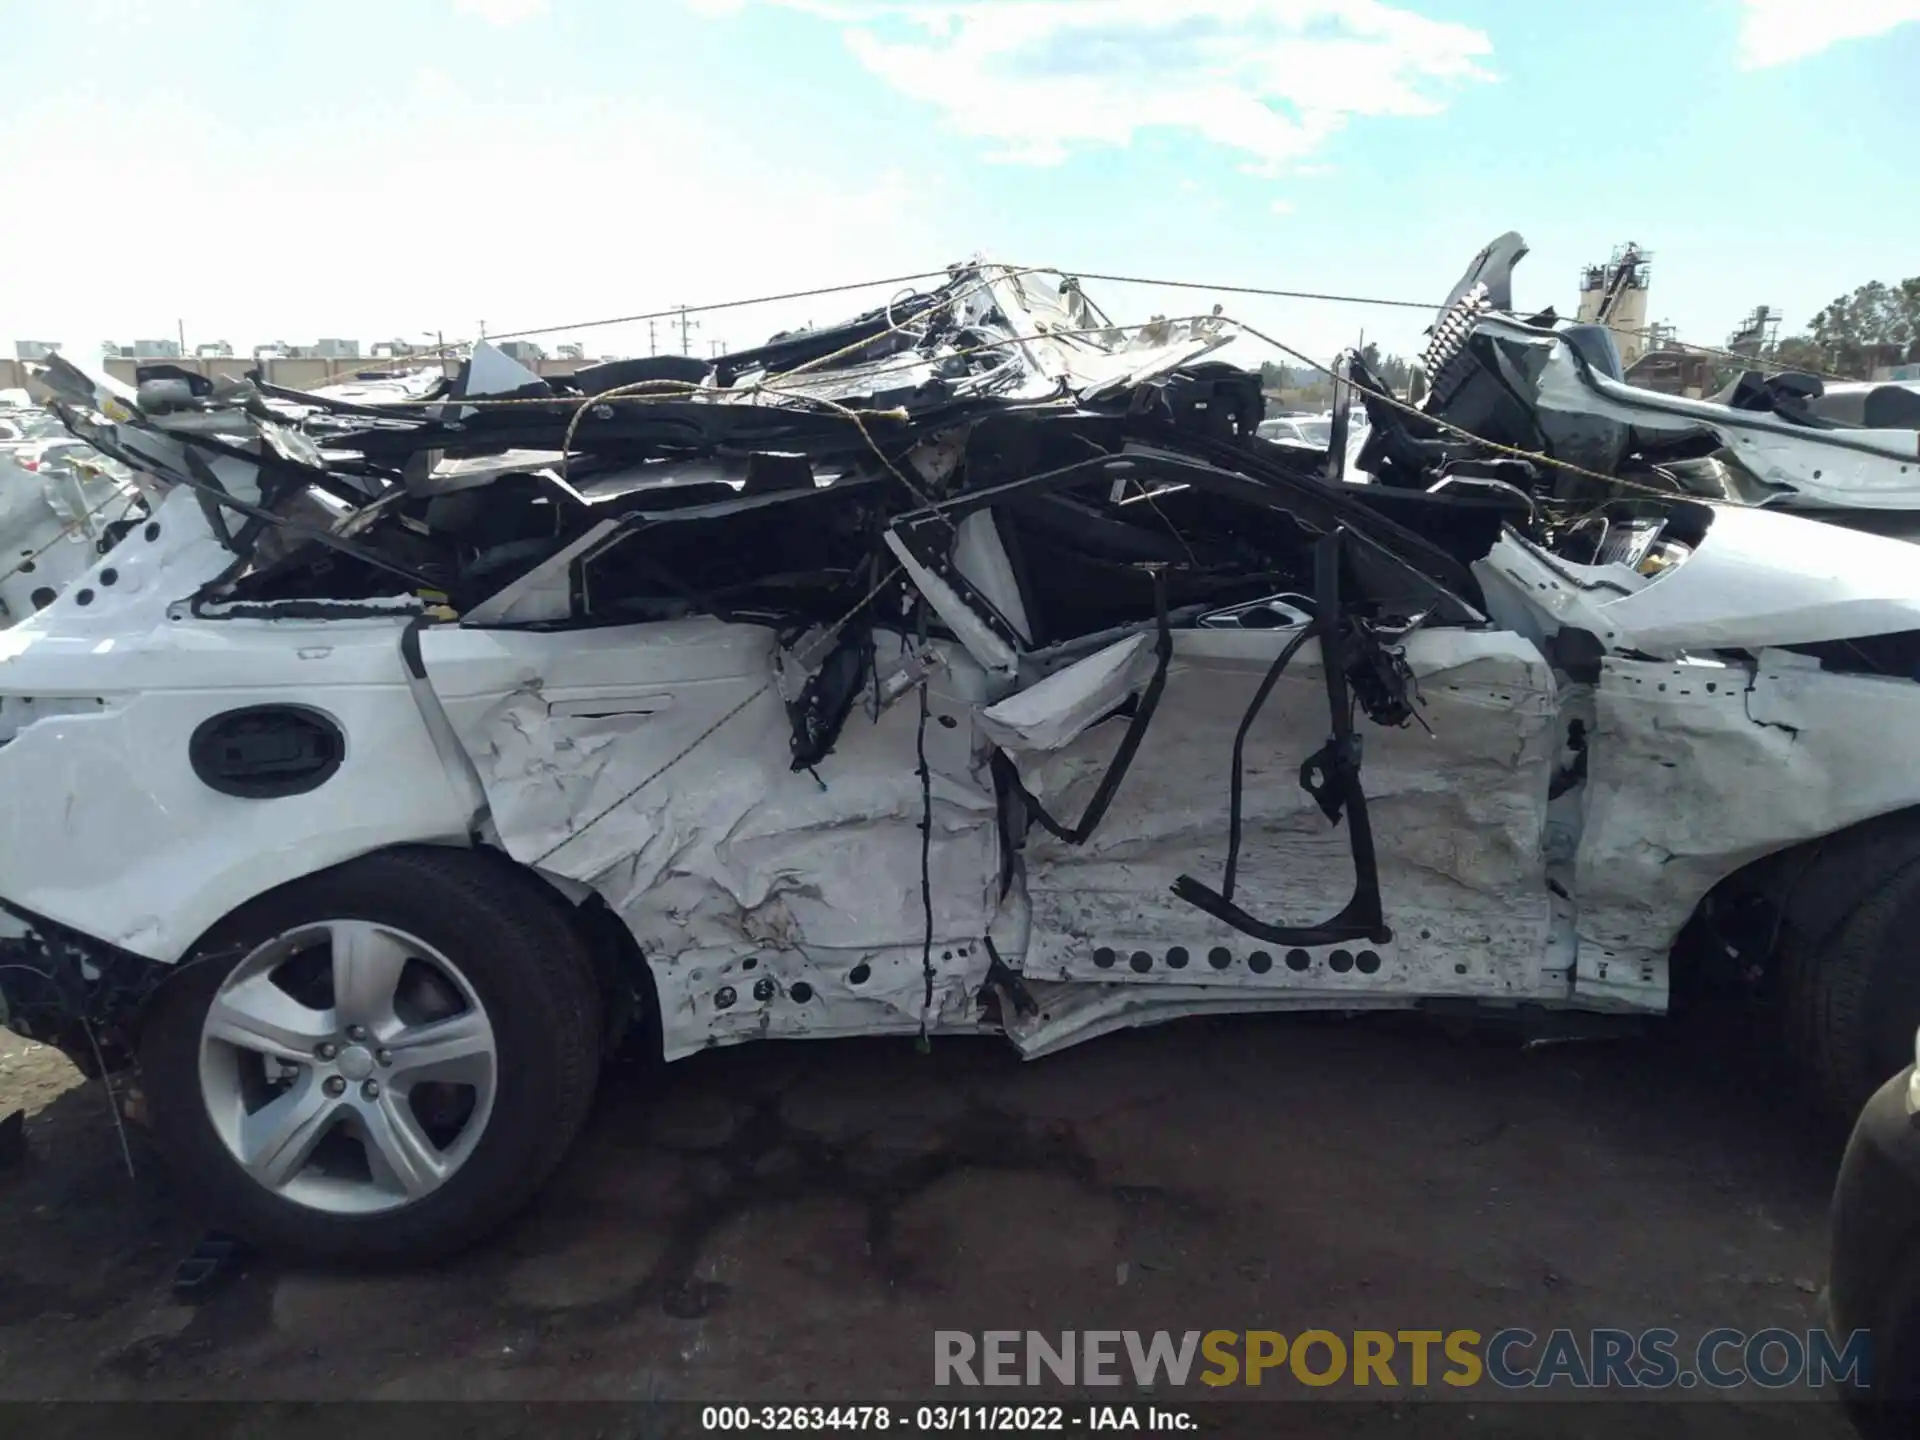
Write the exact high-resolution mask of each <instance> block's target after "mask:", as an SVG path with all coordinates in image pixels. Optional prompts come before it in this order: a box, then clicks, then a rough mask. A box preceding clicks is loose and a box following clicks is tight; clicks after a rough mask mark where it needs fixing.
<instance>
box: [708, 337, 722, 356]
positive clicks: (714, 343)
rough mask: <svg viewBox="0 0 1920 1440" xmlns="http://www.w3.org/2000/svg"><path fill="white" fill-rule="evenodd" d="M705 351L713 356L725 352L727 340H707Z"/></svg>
mask: <svg viewBox="0 0 1920 1440" xmlns="http://www.w3.org/2000/svg"><path fill="white" fill-rule="evenodd" d="M707 353H708V354H709V355H712V356H715V357H718V356H721V355H724V354H726V353H727V342H726V341H724V340H709V341H708V342H707Z"/></svg>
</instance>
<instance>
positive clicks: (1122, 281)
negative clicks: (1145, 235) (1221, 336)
mask: <svg viewBox="0 0 1920 1440" xmlns="http://www.w3.org/2000/svg"><path fill="white" fill-rule="evenodd" d="M1071 273H1072V275H1073V277H1074V278H1075V279H1076V280H1099V281H1103V282H1105V283H1106V284H1109V285H1162V286H1165V287H1166V288H1168V289H1170V290H1217V291H1219V292H1220V293H1222V294H1224V295H1269V296H1272V297H1273V298H1275V299H1278V300H1331V301H1334V302H1335V303H1337V304H1342V305H1389V306H1393V307H1395V308H1397V309H1401V310H1438V309H1439V308H1440V306H1439V304H1438V303H1437V302H1436V301H1432V300H1386V299H1382V298H1381V297H1380V296H1378V295H1332V294H1328V293H1326V292H1324V291H1319V290H1274V289H1269V288H1267V287H1265V286H1260V285H1209V284H1206V283H1205V282H1203V281H1199V280H1156V279H1154V278H1152V277H1151V276H1146V275H1097V274H1095V273H1094V272H1093V271H1091V270H1075V271H1073V272H1071Z"/></svg>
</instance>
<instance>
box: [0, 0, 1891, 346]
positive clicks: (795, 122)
mask: <svg viewBox="0 0 1920 1440" xmlns="http://www.w3.org/2000/svg"><path fill="white" fill-rule="evenodd" d="M4 13H5V15H6V27H5V34H6V37H7V39H6V44H7V50H8V52H9V60H10V64H9V71H10V73H11V74H13V75H14V76H15V77H16V83H14V84H12V85H10V86H8V87H7V89H6V91H5V94H4V96H3V97H0V134H4V135H5V136H6V137H8V138H7V140H6V143H5V148H4V150H0V155H4V158H3V159H0V178H4V180H5V184H4V186H0V195H4V196H6V197H7V198H6V223H5V225H4V226H3V227H0V276H4V283H0V341H7V342H10V341H11V340H13V339H17V338H23V337H27V338H35V339H51V340H57V341H61V342H64V343H65V345H66V346H67V347H68V348H69V349H71V350H73V351H74V352H75V353H76V354H84V355H92V354H95V353H97V347H98V344H99V342H100V341H101V340H103V339H107V338H113V339H116V340H118V341H120V342H121V343H127V342H129V341H131V340H133V339H134V338H136V337H144V336H152V335H171V334H172V333H173V331H174V323H175V320H176V319H184V321H185V323H186V330H187V339H188V342H189V344H192V343H194V342H195V341H197V340H207V339H213V338H223V339H227V340H229V341H232V342H233V343H235V344H236V345H240V346H247V345H251V344H253V343H255V342H260V341H268V340H276V339H283V340H286V341H289V342H301V341H306V340H310V339H312V338H313V337H315V336H317V335H345V336H352V337H355V338H358V339H360V340H361V341H362V342H363V344H365V343H370V342H372V341H373V340H375V339H379V338H387V337H393V336H409V335H419V334H420V333H422V332H425V331H432V330H445V331H446V332H447V334H448V335H449V336H452V335H455V334H459V335H468V334H471V333H472V332H473V330H474V329H475V327H476V326H477V325H478V323H479V322H480V321H481V320H484V321H485V322H486V323H487V326H488V328H489V330H492V331H496V332H497V331H501V330H507V329H518V328H520V327H523V326H533V325H546V324H552V323H555V322H564V321H570V320H585V319H590V318H597V317H599V316H604V315H617V314H624V313H632V312H635V311H640V310H646V309H652V308H655V307H658V306H665V305H671V304H675V303H679V302H682V301H686V302H692V303H699V302H704V301H710V300H716V299H724V298H728V297H731V296H736V295H749V294H756V293H766V292H769V291H775V290H781V289H785V288H788V287H797V286H801V285H805V284H808V283H831V282H837V281H842V280H855V279H860V278H863V277H867V276H879V275H890V274H895V273H903V272H908V271H917V270H922V269H927V268H930V267H937V266H939V265H942V264H944V263H946V262H947V261H950V260H953V259H958V258H962V257H964V256H966V255H969V254H972V253H974V252H977V251H986V252H987V253H990V254H992V255H995V256H997V257H1001V258H1005V259H1008V260H1011V261H1014V262H1017V263H1020V264H1050V265H1059V266H1062V267H1065V268H1068V269H1079V270H1094V271H1117V272H1123V273H1132V274H1145V275H1159V276H1172V277H1180V278H1192V279H1197V280H1208V281H1219V282H1228V283H1246V284H1267V285H1275V286H1283V287H1287V288H1299V289H1324V290H1329V291H1338V292H1345V293H1360V294H1371V295H1384V296H1388V297H1395V298H1407V299H1415V300H1425V299H1430V298H1431V299H1438V298H1440V297H1441V296H1442V295H1444V293H1445V291H1446V288H1447V286H1448V285H1449V284H1450V283H1451V281H1452V280H1453V278H1454V277H1455V275H1456V274H1457V272H1458V271H1459V270H1460V269H1461V267H1462V266H1463V265H1464V264H1465V262H1466V261H1467V259H1468V258H1469V257H1470V256H1471V255H1472V253H1473V252H1474V251H1475V250H1476V249H1477V248H1478V247H1479V246H1480V245H1481V244H1483V243H1484V242H1485V241H1486V240H1488V239H1490V238H1491V237H1492V236H1494V235H1495V234H1498V233H1500V232H1501V231H1504V230H1507V229H1510V228H1511V229H1518V230H1519V231H1521V232H1522V233H1523V234H1524V235H1525V236H1526V237H1527V239H1528V240H1529V241H1530V242H1531V244H1532V246H1533V254H1532V255H1531V256H1530V257H1529V259H1528V260H1527V261H1526V263H1525V265H1524V266H1523V267H1522V269H1521V272H1520V283H1519V299H1520V303H1521V304H1522V305H1523V306H1527V307H1544V306H1546V305H1549V304H1552V305H1556V306H1559V307H1560V308H1561V309H1562V310H1563V311H1570V310H1571V307H1572V305H1573V303H1574V299H1575V293H1574V282H1575V276H1576V272H1577V270H1578V268H1579V266H1580V265H1582V264H1583V263H1585V262H1588V261H1592V260H1599V259H1602V258H1604V257H1605V255H1606V254H1607V252H1608V251H1609V250H1610V249H1611V248H1612V247H1613V246H1614V245H1615V244H1617V243H1618V242H1620V241H1623V240H1628V239H1632V240H1636V241H1638V242H1640V243H1641V244H1642V245H1643V246H1644V247H1646V248H1647V249H1649V250H1651V251H1652V252H1653V254H1654V257H1655V259H1654V268H1653V290H1652V306H1651V309H1652V314H1653V316H1654V318H1657V319H1667V320H1671V321H1672V322H1673V323H1674V324H1676V325H1677V326H1678V327H1679V330H1680V333H1681V334H1682V335H1683V336H1687V337H1689V338H1693V339H1697V340H1702V341H1705V342H1707V343H1718V342H1721V341H1722V340H1724V338H1725V336H1726V334H1727V332H1728V331H1729V330H1730V329H1732V328H1733V326H1734V325H1735V324H1736V322H1737V321H1738V320H1739V319H1740V318H1741V316H1742V315H1744V314H1745V312H1746V311H1747V310H1749V309H1750V308H1751V307H1752V306H1753V305H1755V304H1757V303H1761V302H1766V303H1769V304H1772V305H1774V306H1776V307H1778V308H1780V309H1782V310H1784V311H1785V313H1786V317H1787V325H1788V327H1789V329H1792V328H1794V327H1796V326H1797V325H1799V324H1801V323H1803V322H1804V321H1805V320H1806V318H1807V317H1808V316H1809V315H1810V314H1811V313H1812V312H1813V311H1814V310H1815V309H1817V308H1818V307H1819V306H1820V305H1822V304H1823V303H1825V302H1826V301H1827V300H1828V299H1830V298H1831V297H1832V296H1834V295H1835V294H1837V293H1840V292H1842V291H1844V290H1848V289H1851V288H1852V287H1853V286H1855V285H1857V284H1859V283H1860V282H1862V281H1865V280H1869V279H1886V280H1892V279H1896V278H1899V277H1901V276H1905V275H1911V274H1917V273H1920V193H1917V189H1916V186H1915V184H1914V176H1913V170H1912V153H1913V151H1912V146H1913V139H1914V137H1915V136H1916V135H1920V86H1916V85H1914V84H1913V82H1912V77H1914V76H1916V75H1920V23H1917V22H1920V0H1820V3H1803V0H1659V3H1657V0H1610V3H1609V4H1607V5H1604V6H1576V5H1572V4H1562V3H1558V0H1554V3H1541V0H1395V3H1388V0H1186V3H1184V4H1177V5H1176V4H1170V3H1166V0H925V3H897V0H330V3H326V4H321V3H314V0H288V3H285V4H274V5H267V4H261V3H258V0H170V3H169V4H166V5H160V4H155V3H149V0H62V3H60V4H49V3H27V0H6V6H5V11H4ZM22 76H33V77H38V79H37V81H36V82H35V83H32V84H28V83H22V82H21V81H19V79H18V78H17V77H22ZM1089 288H1090V289H1092V290H1093V291H1094V293H1095V295H1096V297H1097V298H1099V299H1101V300H1102V302H1103V303H1104V304H1105V306H1106V308H1107V309H1108V310H1109V311H1111V312H1113V313H1114V314H1115V315H1116V317H1119V318H1144V317H1145V316H1146V315H1147V314H1150V313H1154V312H1160V313H1174V314H1178V313H1188V312H1189V311H1191V310H1193V309H1196V308H1199V309H1204V308H1206V307H1207V306H1208V305H1209V304H1210V303H1211V301H1212V299H1213V297H1212V296H1206V295H1200V296H1195V295H1182V294H1179V293H1177V292H1165V291H1159V292H1156V291H1153V290H1146V289H1135V288H1131V287H1122V288H1114V287H1093V286H1090V287H1089ZM874 298H875V297H873V296H869V295H866V294H859V295H854V296H851V297H847V298H845V299H841V300H823V301H815V302H810V303H808V304H804V305H797V306H774V307H761V308H760V309H758V310H755V311H747V312H731V313H727V314H723V315H715V316H708V317H706V318H705V319H704V321H703V328H702V329H701V330H699V331H697V332H695V335H694V341H695V345H696V347H697V348H701V349H704V348H705V347H706V346H707V345H708V344H710V343H712V342H715V341H726V342H729V343H731V344H733V345H736V346H737V345H742V344H746V343H751V342H754V341H757V340H760V339H763V338H764V337H765V336H766V334H768V333H770V332H771V331H773V330H775V329H778V328H781V327H782V326H785V325H791V324H794V323H796V322H799V321H804V320H808V319H812V320H822V321H824V320H829V319H833V318H836V317H837V316H839V315H841V314H844V313H848V312H850V311H852V310H853V309H857V308H860V307H861V306H862V305H863V304H865V303H868V302H870V301H871V300H873V299H874ZM1221 298H1222V299H1223V300H1225V301H1226V304H1227V309H1228V313H1230V314H1234V315H1238V316H1242V317H1244V318H1245V319H1247V320H1249V321H1250V322H1251V323H1253V324H1255V325H1258V326H1260V327H1261V328H1262V329H1268V330H1270V331H1272V332H1274V333H1276V334H1278V335H1280V336H1281V337H1282V338H1285V339H1287V340H1289V341H1290V343H1294V344H1296V345H1298V346H1300V347H1301V348H1303V349H1306V350H1308V351H1310V352H1312V353H1315V354H1327V353H1330V352H1331V351H1332V350H1334V349H1335V348H1337V347H1339V346H1340V345H1342V344H1344V343H1347V342H1348V341H1350V340H1351V339H1352V338H1353V337H1354V336H1356V335H1357V334H1358V333H1359V332H1360V331H1361V330H1362V329H1363V328H1364V329H1365V331H1366V334H1367V335H1368V337H1369V338H1373V339H1378V340H1380V341H1381V342H1382V343H1383V344H1384V345H1386V347H1387V348H1389V349H1400V350H1410V349H1413V348H1415V347H1416V346H1417V344H1418V332H1419V330H1420V328H1421V327H1422V326H1423V325H1424V324H1425V323H1426V318H1427V317H1426V316H1424V315H1422V314H1419V313H1416V312H1410V311H1396V310H1390V309H1378V308H1362V307H1353V306H1337V305H1328V304H1315V303H1308V302H1293V301H1271V300H1264V301H1248V300H1243V299H1238V298H1235V297H1227V296H1223V297H1221ZM548 338H549V339H553V340H561V339H568V338H579V339H582V340H584V341H586V342H587V343H588V346H589V352H590V353H593V352H604V353H622V352H634V351H640V352H644V350H645V349H646V346H647V336H646V331H645V327H628V328H626V329H618V328H616V329H612V330H606V331H587V332H580V333H579V334H578V335H577V337H576V336H575V334H574V332H570V331H561V332H557V333H556V334H554V335H553V336H551V337H548ZM1238 348H1239V347H1236V351H1237V352H1238ZM1241 358H1246V359H1257V358H1258V357H1257V355H1255V354H1253V353H1251V352H1249V353H1247V354H1245V355H1244V356H1242V357H1241Z"/></svg>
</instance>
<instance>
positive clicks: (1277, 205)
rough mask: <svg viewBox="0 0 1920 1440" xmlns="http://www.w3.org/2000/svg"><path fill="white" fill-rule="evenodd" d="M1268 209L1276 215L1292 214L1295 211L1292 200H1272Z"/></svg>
mask: <svg viewBox="0 0 1920 1440" xmlns="http://www.w3.org/2000/svg"><path fill="white" fill-rule="evenodd" d="M1267 209H1269V210H1271V211H1272V212H1273V213H1274V214H1276V215H1291V214H1292V213H1293V202H1292V201H1291V200H1274V201H1270V202H1269V203H1268V205H1267Z"/></svg>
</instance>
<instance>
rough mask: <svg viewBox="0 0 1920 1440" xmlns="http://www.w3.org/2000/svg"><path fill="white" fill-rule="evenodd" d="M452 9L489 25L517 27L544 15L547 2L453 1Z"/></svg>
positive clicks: (534, 0) (543, 0)
mask: <svg viewBox="0 0 1920 1440" xmlns="http://www.w3.org/2000/svg"><path fill="white" fill-rule="evenodd" d="M453 8H454V12H455V13H456V14H460V15H471V16H472V17H473V18H474V19H476V20H484V21H486V22H487V24H489V25H518V24H520V22H521V21H523V20H532V19H534V18H535V17H537V16H540V15H544V14H546V13H547V0H453Z"/></svg>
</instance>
